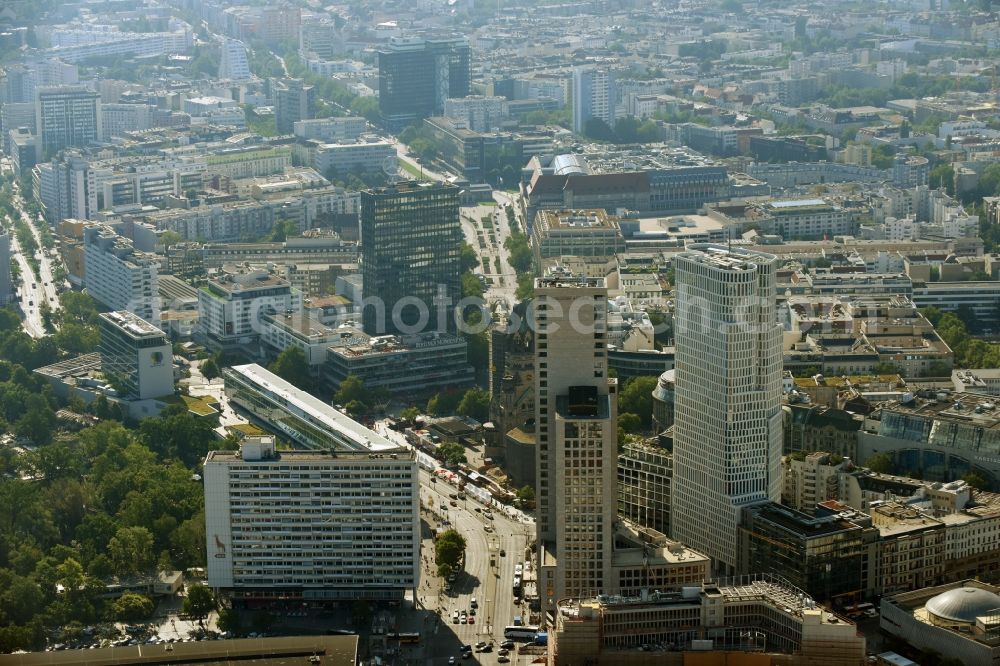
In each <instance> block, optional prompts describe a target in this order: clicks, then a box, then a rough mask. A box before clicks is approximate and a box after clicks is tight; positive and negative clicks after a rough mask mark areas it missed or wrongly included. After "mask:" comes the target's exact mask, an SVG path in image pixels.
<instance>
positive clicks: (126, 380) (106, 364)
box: [99, 311, 174, 400]
mask: <svg viewBox="0 0 1000 666" xmlns="http://www.w3.org/2000/svg"><path fill="white" fill-rule="evenodd" d="M99 322H100V328H101V344H100V348H99V351H100V352H101V373H102V374H103V375H104V376H105V377H107V378H109V379H112V380H114V383H115V386H116V387H121V388H122V389H123V390H124V391H125V392H126V393H127V395H128V396H130V397H133V398H136V399H139V400H149V399H152V398H162V397H163V396H168V395H173V393H174V363H173V358H174V356H173V347H172V346H171V344H170V340H168V339H167V336H166V335H165V334H164V333H163V331H161V330H160V329H158V328H156V327H155V326H153V325H151V324H149V323H147V322H146V321H145V320H143V319H140V318H139V317H137V316H136V315H134V314H132V313H131V312H127V311H121V312H103V313H101V315H100V320H99Z"/></svg>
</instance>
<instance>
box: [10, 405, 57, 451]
mask: <svg viewBox="0 0 1000 666" xmlns="http://www.w3.org/2000/svg"><path fill="white" fill-rule="evenodd" d="M55 427H56V415H55V412H53V411H52V408H51V407H49V405H48V403H47V402H46V401H45V399H44V398H43V397H42V396H40V395H29V396H28V398H27V403H26V411H25V412H24V414H23V416H21V417H20V418H19V419H18V420H17V422H16V423H15V424H14V433H15V434H16V435H17V436H18V437H26V438H27V439H30V440H31V441H32V442H33V443H35V444H37V445H40V446H41V445H44V444H48V443H49V442H50V441H52V432H53V431H54V430H55Z"/></svg>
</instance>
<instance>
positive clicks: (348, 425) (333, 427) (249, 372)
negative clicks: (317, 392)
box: [228, 363, 400, 452]
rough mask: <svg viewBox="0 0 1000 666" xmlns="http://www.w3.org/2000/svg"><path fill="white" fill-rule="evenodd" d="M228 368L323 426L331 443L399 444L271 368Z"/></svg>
mask: <svg viewBox="0 0 1000 666" xmlns="http://www.w3.org/2000/svg"><path fill="white" fill-rule="evenodd" d="M228 371H230V372H232V373H233V374H236V375H238V376H239V377H240V378H241V379H242V380H243V381H246V382H248V383H249V384H251V385H253V386H255V387H256V388H257V389H258V390H259V391H261V392H262V393H270V394H271V395H273V396H274V397H275V398H277V399H278V400H279V401H280V402H283V403H285V404H287V405H289V406H291V407H293V408H295V409H297V410H299V411H300V412H302V413H303V414H306V415H307V416H308V417H309V418H311V419H312V420H313V421H315V422H316V423H319V424H321V425H322V426H324V427H325V428H326V429H327V431H328V432H329V433H331V435H333V437H332V438H331V440H332V441H331V442H330V443H331V446H334V445H339V446H340V447H342V448H343V449H344V450H347V451H358V452H361V451H364V452H382V451H398V450H400V447H399V446H397V445H396V444H394V443H392V442H391V441H389V440H388V439H386V438H385V437H383V436H382V435H379V434H378V433H376V432H374V431H373V430H369V429H368V428H366V427H365V426H363V425H361V424H360V423H358V422H357V421H355V420H354V419H352V418H351V417H349V416H347V415H346V414H344V413H342V412H339V411H337V410H336V409H334V408H333V407H332V406H331V405H328V404H326V403H325V402H323V401H322V400H320V399H319V398H317V397H315V396H313V395H312V394H310V393H306V392H305V391H302V390H300V389H297V388H295V387H294V386H292V385H291V384H289V383H288V382H286V381H285V380H284V379H282V378H281V377H279V376H277V375H276V374H274V373H273V372H269V371H268V370H265V369H264V368H262V367H260V366H259V365H257V364H256V363H250V364H247V365H236V366H233V367H231V368H228Z"/></svg>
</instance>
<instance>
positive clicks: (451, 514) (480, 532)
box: [420, 469, 533, 664]
mask: <svg viewBox="0 0 1000 666" xmlns="http://www.w3.org/2000/svg"><path fill="white" fill-rule="evenodd" d="M431 477H432V475H431V473H430V472H428V471H426V470H423V469H422V470H421V471H420V486H421V488H420V499H421V502H422V504H423V506H424V507H426V508H427V509H428V511H429V513H430V514H432V515H434V516H437V517H438V519H439V520H440V521H441V522H438V521H432V524H435V523H437V524H444V525H447V526H450V527H452V528H454V529H455V530H457V531H458V532H459V534H461V535H462V536H463V537H464V538H465V541H466V549H465V568H464V569H463V570H462V572H460V573H459V574H458V575H457V576H456V577H455V581H454V582H453V583H452V584H451V588H450V592H444V591H443V588H442V587H441V581H440V580H439V579H438V578H437V577H436V576H435V575H434V571H435V569H436V565H434V564H433V557H434V549H433V543H432V542H425V547H424V553H425V557H427V558H428V560H430V563H429V565H428V567H427V569H425V573H426V574H427V575H428V576H429V578H430V581H431V582H432V583H433V585H432V587H431V589H430V590H428V589H427V588H424V587H422V588H421V589H422V590H423V592H422V594H421V599H420V603H421V605H426V606H427V607H428V608H435V607H437V608H438V609H439V610H440V617H441V624H440V625H439V628H438V630H437V632H436V633H435V634H434V635H433V636H428V637H427V641H426V643H425V646H426V647H425V650H426V654H427V655H428V663H434V664H445V663H447V659H448V657H450V656H454V657H456V658H458V657H459V655H458V646H459V645H475V644H476V643H477V642H479V641H485V642H487V643H489V642H493V643H494V650H495V646H496V645H498V644H499V643H500V642H502V641H503V640H504V636H503V630H504V627H505V626H507V625H508V624H511V623H512V621H513V617H514V616H515V615H524V614H525V611H524V610H522V609H521V607H520V606H519V605H518V604H517V603H515V601H514V592H513V579H514V565H515V564H516V563H517V562H524V561H525V559H526V558H525V548H526V547H527V544H528V534H530V532H531V531H533V527H532V525H531V523H530V522H520V521H517V520H512V519H509V518H508V517H507V516H505V515H504V514H503V513H502V512H500V511H499V510H495V511H493V516H494V518H493V520H489V519H487V518H485V517H484V516H483V513H482V510H483V508H484V507H483V506H482V505H480V504H479V503H478V502H476V501H475V500H473V499H472V498H470V497H468V496H466V499H464V500H459V499H453V498H452V495H456V496H457V495H458V488H457V487H456V486H454V485H452V484H450V483H447V482H446V481H445V480H443V479H439V480H438V481H437V482H436V483H434V482H432V481H431ZM452 502H454V503H455V506H453V505H452ZM477 506H478V507H479V509H480V511H479V512H476V511H475V508H476V507H477ZM443 521H447V522H446V523H445V522H443ZM487 528H489V529H490V530H491V531H490V532H487V531H486V530H487ZM501 550H503V551H504V553H505V555H504V556H501V555H500V551H501ZM435 587H436V590H437V591H439V592H440V593H439V594H435V593H434V591H435ZM473 597H475V598H476V600H477V602H478V609H477V610H476V616H475V620H474V624H455V623H454V621H453V619H452V615H453V613H454V612H455V611H456V610H457V611H459V612H461V611H463V610H464V611H466V612H470V611H471V610H472V603H471V602H472V598H473ZM431 655H433V657H431ZM475 656H476V657H477V659H478V660H479V661H480V662H485V663H488V662H491V661H493V660H495V659H496V652H495V651H494V652H490V653H482V654H478V655H475Z"/></svg>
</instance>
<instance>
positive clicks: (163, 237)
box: [160, 197, 194, 253]
mask: <svg viewBox="0 0 1000 666" xmlns="http://www.w3.org/2000/svg"><path fill="white" fill-rule="evenodd" d="M188 198H189V199H193V198H194V197H188ZM182 240H184V237H183V236H181V235H180V234H179V233H177V232H176V231H174V230H173V229H167V230H166V231H164V232H163V233H162V234H160V245H162V246H163V252H164V253H166V251H167V250H169V249H170V246H171V245H176V244H177V243H180V242H181V241H182Z"/></svg>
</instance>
